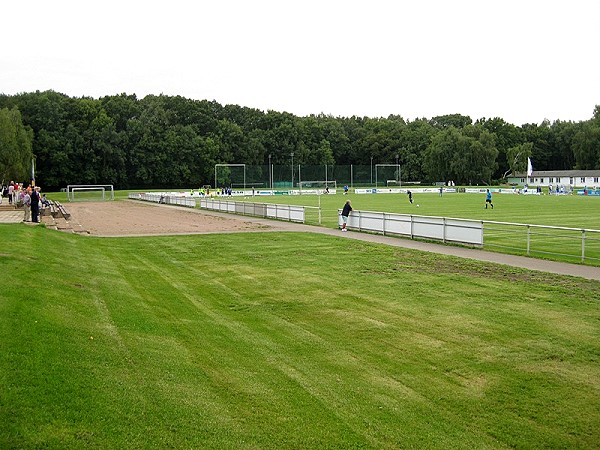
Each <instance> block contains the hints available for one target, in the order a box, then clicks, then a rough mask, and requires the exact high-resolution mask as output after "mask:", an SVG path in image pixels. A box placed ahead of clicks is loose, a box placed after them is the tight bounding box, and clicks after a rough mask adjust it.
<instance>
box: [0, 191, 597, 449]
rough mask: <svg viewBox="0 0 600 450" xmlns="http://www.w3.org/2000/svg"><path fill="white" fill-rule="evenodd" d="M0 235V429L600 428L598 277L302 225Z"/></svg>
mask: <svg viewBox="0 0 600 450" xmlns="http://www.w3.org/2000/svg"><path fill="white" fill-rule="evenodd" d="M472 198H473V199H474V200H475V197H472ZM336 200H337V201H336V202H332V204H334V203H335V204H336V206H337V204H338V203H340V200H342V196H337V198H336ZM353 200H355V202H356V207H357V208H361V206H360V202H361V201H362V200H361V199H360V198H359V197H358V196H354V197H353ZM428 200H429V201H431V202H432V203H433V202H435V201H438V199H436V198H434V197H429V199H428ZM443 200H446V199H442V200H439V204H440V205H441V204H443ZM501 200H502V199H498V202H497V204H498V206H497V209H495V210H494V214H496V213H499V212H500V211H502V205H503V201H501ZM527 200H529V199H527ZM532 200H535V199H532ZM560 200H562V199H560ZM419 201H421V200H420V199H419ZM422 203H424V204H425V205H427V203H428V202H427V201H423V202H422ZM479 203H480V204H479V207H480V208H481V207H482V202H479ZM422 207H423V208H425V207H426V206H422ZM370 209H371V208H370ZM0 242H2V246H1V247H0V270H1V272H2V274H3V279H2V283H1V284H0V448H22V449H33V448H50V449H80V448H148V449H155V448H215V449H222V448H235V449H237V448H248V449H250V448H252V449H256V448H261V449H286V448H289V449H299V448H302V449H305V448H306V449H325V448H336V449H338V448H390V449H391V448H440V449H447V448H457V449H460V448H464V449H471V448H511V447H516V448H597V444H598V442H600V428H599V427H598V424H599V423H600V395H599V394H600V303H599V302H600V283H599V282H593V281H585V280H581V279H576V278H568V277H560V276H555V275H546V274H540V273H531V272H527V271H523V270H519V269H511V268H508V267H501V266H495V265H490V264H480V263H477V262H473V261H466V260H460V259H455V258H451V257H444V256H437V255H432V254H429V253H419V252H415V251H410V250H406V249H400V248H390V247H386V246H381V245H375V244H369V243H361V242H356V241H353V240H345V239H339V238H332V237H328V236H321V235H316V234H302V233H265V234H256V233H252V234H230V235H205V236H178V237H154V238H93V237H85V236H78V235H70V234H65V233H58V232H54V231H51V230H47V229H45V228H43V227H28V226H24V225H21V224H18V225H2V226H0Z"/></svg>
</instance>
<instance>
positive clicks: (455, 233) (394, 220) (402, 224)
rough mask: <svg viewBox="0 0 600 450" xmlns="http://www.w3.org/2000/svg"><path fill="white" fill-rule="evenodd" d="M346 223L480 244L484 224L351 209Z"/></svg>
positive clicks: (359, 227) (387, 232) (351, 226)
mask: <svg viewBox="0 0 600 450" xmlns="http://www.w3.org/2000/svg"><path fill="white" fill-rule="evenodd" d="M339 212H341V210H340V211H339ZM341 223H342V218H341V216H340V217H339V224H340V225H341ZM347 227H348V229H351V230H352V229H354V230H358V231H371V232H376V233H382V234H384V235H400V236H407V237H410V238H422V239H436V240H440V241H442V242H457V243H461V244H469V245H476V246H482V245H483V224H482V223H481V221H477V220H467V219H453V218H445V217H431V216H415V215H410V214H395V213H384V212H373V211H357V210H353V211H352V213H351V214H350V216H348V224H347Z"/></svg>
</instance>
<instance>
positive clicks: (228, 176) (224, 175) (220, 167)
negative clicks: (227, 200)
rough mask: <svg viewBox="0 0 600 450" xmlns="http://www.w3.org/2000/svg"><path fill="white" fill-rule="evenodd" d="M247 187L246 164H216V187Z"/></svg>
mask: <svg viewBox="0 0 600 450" xmlns="http://www.w3.org/2000/svg"><path fill="white" fill-rule="evenodd" d="M234 185H235V186H236V187H241V188H243V189H245V188H246V164H215V188H217V189H220V188H221V187H234Z"/></svg>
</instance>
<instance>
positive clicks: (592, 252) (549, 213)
mask: <svg viewBox="0 0 600 450" xmlns="http://www.w3.org/2000/svg"><path fill="white" fill-rule="evenodd" d="M347 199H350V200H351V201H352V207H353V208H354V209H356V210H362V211H381V212H388V213H399V214H413V215H422V216H438V217H453V218H463V219H472V220H483V221H486V223H485V224H484V248H485V249H486V250H492V251H499V252H504V253H512V254H517V255H526V254H527V239H528V233H529V255H530V256H534V257H538V258H546V259H552V260H557V261H564V262H570V263H580V262H582V258H581V256H582V233H581V231H580V230H581V229H582V228H585V229H588V230H599V229H600V226H598V224H599V223H600V198H594V197H584V196H577V195H568V196H556V195H553V196H550V195H544V196H531V195H530V196H524V195H512V194H496V195H494V205H495V207H494V209H493V210H492V209H491V208H488V209H485V207H484V203H485V194H464V193H463V194H457V193H452V194H451V193H447V194H444V195H443V196H441V197H440V196H439V195H437V194H434V193H427V194H419V193H415V194H414V203H413V204H410V203H409V201H408V197H407V196H406V195H405V194H378V195H369V194H349V195H348V196H344V195H342V194H337V195H321V196H316V195H294V196H272V197H254V198H252V197H248V198H245V199H241V198H235V197H234V198H232V200H235V201H253V202H265V203H282V204H293V205H303V206H311V207H316V206H319V205H320V207H321V219H322V220H321V224H322V225H323V226H327V227H336V226H337V220H338V210H339V209H341V208H342V206H343V205H344V202H345V201H346V200H347ZM417 205H419V206H417ZM307 216H308V223H318V215H317V213H316V211H315V210H307ZM492 222H501V224H497V223H492ZM506 223H515V224H523V225H525V224H530V225H546V226H554V227H569V228H576V229H577V231H569V230H550V229H541V228H536V227H532V228H530V229H529V230H528V228H527V227H526V226H522V225H519V226H511V225H507V224H506ZM583 250H584V251H585V257H586V260H585V263H586V264H591V265H598V266H600V231H596V232H587V234H586V240H585V244H584V249H583Z"/></svg>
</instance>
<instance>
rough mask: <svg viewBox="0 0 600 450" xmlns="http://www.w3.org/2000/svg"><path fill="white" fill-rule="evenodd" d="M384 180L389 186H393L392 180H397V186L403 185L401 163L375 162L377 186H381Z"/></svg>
mask: <svg viewBox="0 0 600 450" xmlns="http://www.w3.org/2000/svg"><path fill="white" fill-rule="evenodd" d="M379 180H381V182H380V181H379ZM384 181H385V182H386V185H387V186H391V185H392V181H396V184H395V185H396V186H402V169H401V167H400V164H375V187H377V186H381V185H382V184H383V182H384Z"/></svg>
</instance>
